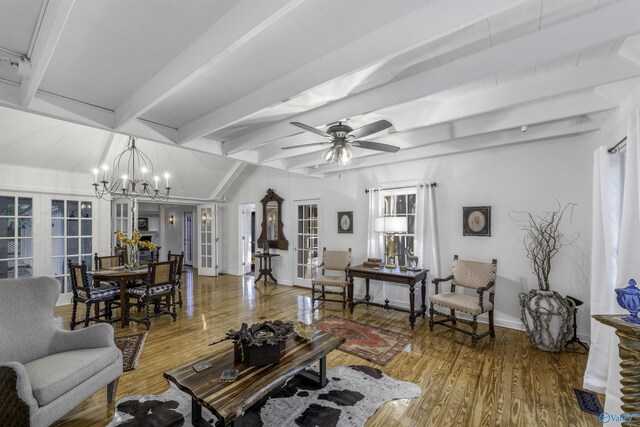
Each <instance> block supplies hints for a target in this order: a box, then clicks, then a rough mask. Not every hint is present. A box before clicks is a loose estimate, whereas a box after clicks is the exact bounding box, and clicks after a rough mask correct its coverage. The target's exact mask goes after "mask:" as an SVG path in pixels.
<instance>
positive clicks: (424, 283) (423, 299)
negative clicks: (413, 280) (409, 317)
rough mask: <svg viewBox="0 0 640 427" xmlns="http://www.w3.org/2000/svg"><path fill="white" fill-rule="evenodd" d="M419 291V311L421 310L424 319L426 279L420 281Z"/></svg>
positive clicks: (425, 311)
mask: <svg viewBox="0 0 640 427" xmlns="http://www.w3.org/2000/svg"><path fill="white" fill-rule="evenodd" d="M420 291H422V305H421V306H420V310H422V318H423V319H424V316H425V314H426V313H427V304H426V301H425V297H426V295H425V294H426V293H427V279H426V278H424V279H422V282H421V285H420Z"/></svg>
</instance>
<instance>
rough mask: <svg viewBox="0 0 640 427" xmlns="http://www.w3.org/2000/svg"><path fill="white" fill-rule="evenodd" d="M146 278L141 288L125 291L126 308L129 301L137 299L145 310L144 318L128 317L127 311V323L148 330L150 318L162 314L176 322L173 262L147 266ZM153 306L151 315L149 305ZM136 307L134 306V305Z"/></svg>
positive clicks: (129, 304) (129, 303)
mask: <svg viewBox="0 0 640 427" xmlns="http://www.w3.org/2000/svg"><path fill="white" fill-rule="evenodd" d="M147 267H148V269H149V270H148V272H147V277H146V279H145V281H144V284H143V285H142V286H136V287H134V288H129V289H127V302H128V304H127V308H128V309H130V308H131V305H132V304H131V302H130V300H131V299H132V298H134V299H137V300H138V302H140V303H141V305H143V306H144V308H145V317H141V318H133V317H131V316H130V315H129V313H128V310H127V313H125V315H126V316H127V317H126V319H127V321H129V320H133V321H134V322H138V323H144V324H145V325H146V327H147V329H149V328H150V327H151V317H157V316H160V315H162V314H168V315H170V316H171V317H172V318H173V320H176V315H177V313H176V304H175V285H174V268H175V262H173V261H167V262H157V263H151V264H149V265H148V266H147ZM152 303H153V304H154V310H153V313H151V304H152ZM134 305H136V304H134Z"/></svg>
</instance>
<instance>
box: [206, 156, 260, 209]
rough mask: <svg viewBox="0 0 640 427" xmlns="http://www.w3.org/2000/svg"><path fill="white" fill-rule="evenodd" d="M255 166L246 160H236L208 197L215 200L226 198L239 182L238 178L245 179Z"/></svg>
mask: <svg viewBox="0 0 640 427" xmlns="http://www.w3.org/2000/svg"><path fill="white" fill-rule="evenodd" d="M255 168H256V166H255V165H252V164H249V163H246V162H236V163H235V164H234V165H233V166H232V167H231V169H230V170H229V172H228V173H227V175H226V176H225V177H224V178H223V180H222V181H221V182H220V184H219V185H218V187H216V189H215V190H213V193H211V196H210V198H211V199H216V200H226V196H227V194H228V193H229V192H232V191H233V189H234V188H237V186H238V185H239V184H240V180H242V179H245V178H246V177H247V176H248V175H249V174H251V173H252V172H253V170H254V169H255Z"/></svg>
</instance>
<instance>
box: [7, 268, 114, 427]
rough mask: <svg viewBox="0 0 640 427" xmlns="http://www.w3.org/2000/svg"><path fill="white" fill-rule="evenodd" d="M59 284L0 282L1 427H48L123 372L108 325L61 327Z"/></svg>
mask: <svg viewBox="0 0 640 427" xmlns="http://www.w3.org/2000/svg"><path fill="white" fill-rule="evenodd" d="M59 287H60V284H59V283H58V281H57V280H55V279H53V278H50V277H29V278H20V279H3V280H0V425H2V426H23V425H31V426H48V425H50V424H52V423H53V422H54V421H56V420H57V419H59V418H61V417H62V416H63V415H65V414H66V413H67V412H69V411H70V410H71V409H73V408H74V407H75V406H77V405H78V404H80V403H82V402H83V401H84V400H86V399H87V398H88V397H90V396H91V395H92V394H94V393H95V392H97V391H98V390H100V389H101V388H102V387H105V386H106V387H107V401H108V402H111V401H112V399H113V397H114V396H115V393H116V387H117V383H118V378H119V377H120V375H121V374H122V353H121V352H120V350H118V348H117V347H116V346H115V344H114V340H113V328H112V327H111V325H107V324H99V325H94V326H90V327H88V328H85V329H82V330H79V331H65V330H63V329H60V327H59V326H58V325H57V324H56V322H55V320H54V317H53V307H54V305H55V302H56V299H57V298H58V292H59Z"/></svg>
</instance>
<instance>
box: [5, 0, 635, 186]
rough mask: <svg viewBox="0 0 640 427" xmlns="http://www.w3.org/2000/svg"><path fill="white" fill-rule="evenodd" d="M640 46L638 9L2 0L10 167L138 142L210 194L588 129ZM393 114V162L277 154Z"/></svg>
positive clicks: (609, 3) (373, 1)
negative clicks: (271, 173) (23, 150)
mask: <svg viewBox="0 0 640 427" xmlns="http://www.w3.org/2000/svg"><path fill="white" fill-rule="evenodd" d="M638 34H640V1H636V0H622V1H616V0H523V1H518V0H486V1H472V0H458V1H446V0H434V1H425V0H402V1H395V0H340V1H337V0H216V1H204V0H163V1H155V0H112V1H106V0H94V1H90V0H75V1H72V0H0V105H1V106H3V107H6V108H8V109H2V110H0V114H1V115H2V116H3V117H2V118H1V120H2V121H0V125H1V127H0V130H1V131H2V132H3V134H2V135H0V136H1V140H0V143H1V144H2V145H1V146H0V147H2V149H3V154H4V155H3V157H4V159H2V160H0V162H4V163H7V162H16V163H20V162H25V163H26V164H30V165H33V166H38V167H52V168H54V167H55V166H54V165H52V163H51V161H50V160H51V159H52V156H53V154H52V155H45V154H42V155H41V156H40V157H38V156H26V155H24V154H22V155H21V154H20V153H19V150H15V149H13V150H12V148H11V147H14V148H15V147H16V146H18V145H20V144H23V143H34V144H35V142H36V140H42V139H43V138H37V132H40V131H42V132H44V131H47V132H48V131H50V130H52V129H54V131H53V132H54V133H53V134H52V135H48V134H47V137H46V140H47V142H48V143H49V144H55V147H56V149H55V150H52V149H51V147H49V149H45V150H43V151H40V152H41V153H47V152H51V153H56V155H58V156H59V157H61V159H60V163H61V164H64V157H65V156H64V155H60V154H59V153H60V151H59V150H61V149H64V148H66V147H69V149H70V150H72V149H73V148H71V145H72V144H73V143H74V141H76V142H77V141H80V140H86V139H87V138H93V140H94V141H95V142H94V143H93V144H84V145H82V144H81V145H82V148H81V149H79V150H74V156H75V157H73V158H74V159H75V161H76V162H77V163H76V165H75V166H74V165H65V166H64V168H65V169H66V170H74V169H75V170H78V171H82V170H85V169H86V170H89V169H90V168H91V167H92V166H93V165H94V164H95V163H96V162H97V161H99V160H101V159H107V158H110V157H111V156H115V154H116V153H117V151H118V149H116V148H119V147H121V146H122V144H124V141H126V136H125V135H133V136H136V137H138V138H141V139H142V140H144V144H145V145H144V147H146V148H145V149H148V150H150V151H153V150H155V151H157V152H158V153H159V155H161V154H162V153H164V155H165V156H168V157H169V158H170V159H171V162H172V164H171V168H172V169H174V170H180V169H181V168H182V169H184V165H185V164H189V173H193V174H196V173H201V174H205V175H206V174H208V176H209V177H210V178H209V180H208V185H209V187H207V188H205V189H204V190H203V192H201V193H199V194H187V193H183V194H181V196H183V197H187V198H189V197H192V198H196V197H200V198H202V197H211V198H215V197H221V196H223V195H224V194H223V193H224V191H225V188H226V189H228V188H229V185H230V183H229V181H230V180H233V179H234V177H236V178H237V177H239V176H241V172H242V170H246V169H245V168H247V167H250V168H252V167H254V166H253V165H264V166H269V167H274V168H279V169H283V170H287V171H291V172H294V173H300V174H304V175H310V176H319V177H321V176H325V175H327V174H332V173H336V172H339V171H342V170H345V169H347V170H348V169H355V168H366V167H371V166H375V165H384V164H392V163H397V162H402V161H406V160H409V159H411V160H414V159H420V158H430V157H435V156H444V155H451V154H456V153H461V152H467V151H475V150H480V149H487V148H491V147H496V146H504V145H508V144H521V143H527V142H531V143H534V142H536V141H540V140H544V139H549V138H558V137H562V136H569V135H578V134H584V133H588V132H593V131H595V130H597V129H599V128H600V126H601V125H602V123H603V122H604V121H605V120H606V118H607V115H608V114H609V113H610V112H611V111H612V110H614V109H615V108H617V107H618V106H619V104H620V102H621V101H622V100H623V99H624V97H625V94H626V93H628V92H629V90H631V89H632V88H634V87H636V86H638V84H640V36H639V35H638ZM10 109H13V110H19V111H20V112H18V111H11V110H10ZM22 112H28V113H34V114H35V115H37V116H31V115H29V116H30V117H29V118H21V117H18V115H24V113H22ZM41 116H46V117H48V119H42V118H41ZM49 118H54V119H60V120H63V121H65V122H68V123H67V124H60V123H58V122H57V121H55V122H54V121H47V120H51V119H49ZM382 119H384V120H388V121H389V122H391V123H392V125H393V126H392V127H390V128H388V129H385V130H384V131H381V132H379V133H376V134H373V135H369V136H367V137H366V139H367V140H371V141H375V142H380V143H385V144H391V145H395V146H398V147H400V148H401V149H400V150H399V151H398V152H396V153H380V152H378V151H372V150H366V149H363V148H358V147H355V148H353V156H354V157H353V159H352V160H351V162H349V163H348V164H347V165H338V164H329V163H326V162H324V161H323V160H322V153H323V152H324V151H325V150H326V149H327V148H329V147H330V146H331V145H330V144H322V145H311V146H308V147H301V148H297V149H286V150H283V147H290V146H293V145H300V144H311V143H316V142H321V141H328V140H329V139H328V138H323V137H322V136H319V135H317V134H314V133H311V132H305V131H303V130H302V129H301V128H299V127H295V126H292V125H291V124H289V122H291V121H296V122H302V123H305V124H307V125H309V126H312V127H316V128H318V129H320V130H323V131H324V130H326V129H327V127H328V126H329V125H331V124H334V123H336V122H338V121H343V122H345V123H346V124H348V125H349V126H351V127H352V128H354V129H355V128H358V127H360V126H363V125H365V124H368V123H371V122H374V121H377V120H382ZM38 120H43V121H42V122H41V123H37V122H38ZM56 123H57V124H56ZM69 123H73V124H74V125H71V124H69ZM77 124H80V125H86V126H88V127H89V128H85V127H81V128H82V129H72V127H73V126H75V127H77ZM18 126H20V127H18ZM523 126H526V128H523ZM523 129H526V132H525V131H523ZM20 132H22V133H23V135H20ZM23 139H24V141H23ZM28 141H31V142H28ZM77 144H79V142H77V143H76V145H75V146H74V147H77ZM35 151H38V150H35ZM194 152H195V153H197V155H195V156H194V154H193V153H194ZM203 152H204V153H206V154H205V155H204V156H203V155H202V153H203ZM9 154H10V155H9ZM66 158H67V159H68V158H69V157H66ZM8 159H9V160H8ZM183 175H184V176H183ZM186 175H187V174H184V173H181V176H180V177H179V178H178V179H179V180H182V181H184V185H185V186H186V187H185V188H193V187H194V186H193V185H191V184H192V183H190V182H189V181H190V180H192V181H193V182H194V183H195V184H196V185H195V187H197V186H198V183H202V182H203V181H202V179H201V177H200V178H197V177H196V178H191V177H189V176H186ZM212 183H219V184H212ZM174 188H179V186H178V185H174ZM178 191H179V190H178Z"/></svg>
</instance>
